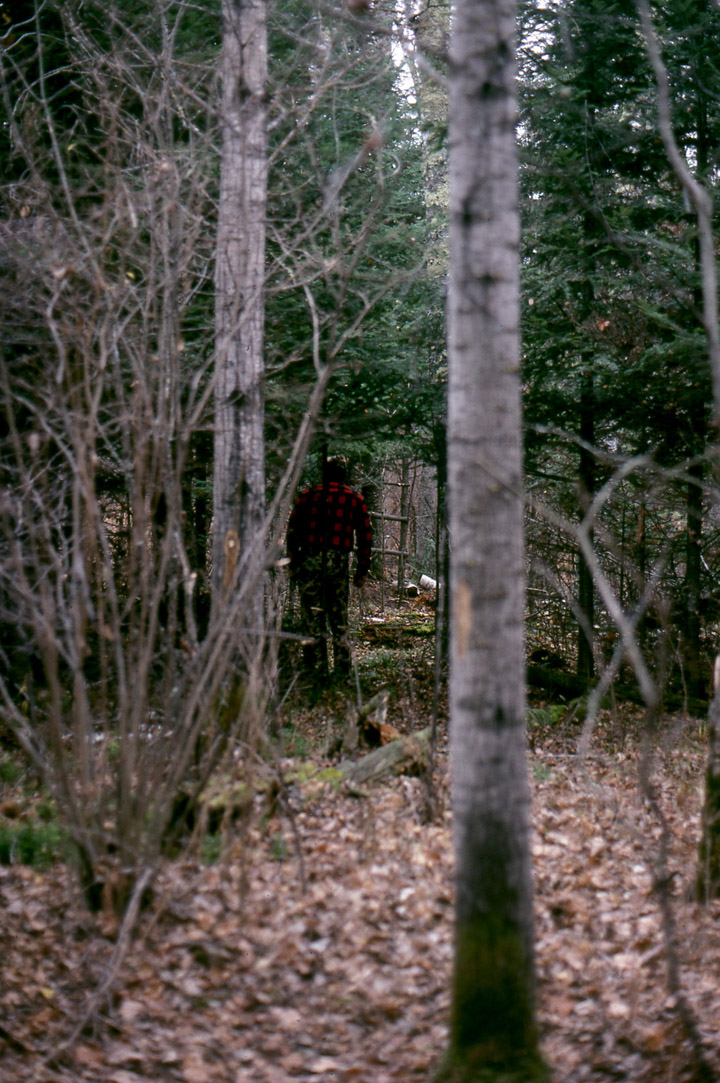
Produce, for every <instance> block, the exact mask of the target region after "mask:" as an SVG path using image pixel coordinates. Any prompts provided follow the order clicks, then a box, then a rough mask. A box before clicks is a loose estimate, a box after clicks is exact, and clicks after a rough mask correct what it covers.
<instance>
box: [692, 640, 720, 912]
mask: <svg viewBox="0 0 720 1083" xmlns="http://www.w3.org/2000/svg"><path fill="white" fill-rule="evenodd" d="M707 729H708V758H707V767H706V770H705V800H704V802H703V810H702V822H701V831H700V847H699V853H698V859H699V860H698V875H697V893H698V898H699V899H700V901H701V902H710V900H711V899H717V898H718V897H720V656H718V657H717V658H716V659H715V694H714V695H713V698H712V701H711V703H710V708H709V710H708V726H707Z"/></svg>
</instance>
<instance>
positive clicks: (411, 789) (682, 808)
mask: <svg viewBox="0 0 720 1083" xmlns="http://www.w3.org/2000/svg"><path fill="white" fill-rule="evenodd" d="M428 649H429V644H426V645H423V646H421V648H420V652H421V653H420V656H419V657H413V656H412V655H411V654H408V655H407V656H406V657H407V660H406V662H399V661H398V658H397V657H395V658H394V659H393V658H392V657H391V651H390V650H389V649H385V650H384V651H378V650H377V648H373V650H372V651H367V650H366V651H365V654H364V656H363V657H362V658H361V664H362V666H364V667H365V669H364V673H365V676H366V678H367V679H368V680H369V679H370V678H371V677H372V678H373V679H375V680H379V681H383V678H388V677H389V676H391V677H392V680H385V681H384V683H385V685H386V686H389V687H390V692H391V695H390V704H389V714H388V721H389V722H390V723H392V724H393V725H395V726H396V728H397V729H399V730H401V732H409V731H412V730H419V729H421V728H422V727H424V726H426V725H427V724H428V722H429V720H430V715H431V713H432V709H433V681H432V673H431V672H430V670H429V667H428V664H427V658H426V657H425V656H424V654H423V652H426V651H427V650H428ZM383 666H385V667H386V672H383ZM430 668H431V667H430ZM391 671H392V672H391ZM346 702H347V701H346V695H343V693H342V692H335V693H332V692H328V693H326V694H325V695H323V696H321V697H319V698H318V699H317V702H314V703H309V702H307V701H306V700H302V699H300V698H295V699H294V700H293V699H292V698H289V699H288V701H287V703H286V705H285V710H286V711H287V717H286V718H285V721H286V723H287V725H286V726H285V729H284V731H283V732H284V742H283V746H282V747H281V748H280V750H279V752H278V759H277V761H276V763H275V764H274V765H273V767H272V772H273V777H276V778H277V777H278V775H280V776H281V777H282V779H283V780H284V785H285V790H284V794H285V796H284V799H283V801H281V802H279V803H278V802H276V801H274V800H272V795H271V788H270V787H268V785H267V779H265V781H263V779H262V777H261V776H258V787H257V794H256V799H255V807H254V809H253V813H252V816H251V817H250V818H249V819H248V820H246V821H245V822H244V823H242V824H235V826H234V827H231V828H230V829H229V830H228V831H226V832H225V833H224V834H221V835H220V836H218V837H216V838H213V839H208V838H204V839H203V838H198V839H197V840H195V845H194V846H193V847H191V849H190V851H189V852H187V853H185V854H183V856H181V857H178V858H176V859H174V860H168V861H167V862H166V864H165V866H164V868H163V869H162V873H161V875H160V877H159V880H158V881H157V883H156V884H155V888H154V892H153V898H152V901H151V903H150V905H149V907H148V908H147V909H146V910H145V912H144V913H143V915H142V916H141V920H140V923H139V926H138V928H137V931H136V937H135V939H134V942H133V944H132V946H131V948H130V950H129V952H128V953H127V955H126V956H125V958H124V959H123V961H122V964H121V966H120V967H119V968H118V971H117V973H116V974H115V975H114V981H113V985H112V991H111V994H110V995H109V996H108V997H107V998H105V1000H104V1001H103V1003H102V1005H101V1007H100V1009H99V1010H98V1011H97V1012H95V1014H94V1015H93V1018H92V1020H91V1021H90V1022H89V1023H88V1025H87V1026H85V1028H84V1029H83V1031H82V1033H81V1034H80V1035H79V1036H78V1037H77V1039H76V1040H75V1041H74V1042H73V1043H72V1044H71V1045H70V1046H66V1045H65V1041H66V1039H67V1038H68V1036H70V1035H71V1034H72V1033H73V1030H74V1028H75V1027H76V1024H77V1022H78V1020H80V1019H82V1017H83V1013H84V1011H85V1008H86V1006H87V1004H88V998H89V997H90V996H91V994H92V992H93V990H94V989H95V988H97V986H98V985H99V984H101V983H102V982H103V981H104V980H105V979H106V977H107V976H108V968H109V966H110V960H111V956H112V952H113V946H114V940H115V938H116V936H117V932H118V925H117V919H116V918H115V916H114V915H113V914H112V913H110V912H102V913H99V914H98V915H89V914H88V912H87V911H86V910H85V909H84V907H83V905H82V900H81V898H80V895H79V892H78V890H77V887H76V884H75V881H74V879H73V877H72V875H71V874H70V871H69V869H68V867H67V865H66V864H64V863H62V862H60V861H55V862H52V863H50V864H49V865H48V866H47V867H45V868H39V867H37V866H32V865H24V864H20V863H10V864H6V865H0V907H2V913H3V921H2V927H1V928H0V946H1V950H2V956H1V957H2V971H1V978H0V983H1V984H0V1083H19V1081H20V1080H22V1081H24V1083H25V1081H27V1083H31V1081H32V1083H69V1081H78V1083H79V1081H87V1083H160V1081H168V1083H176V1081H177V1083H284V1081H298V1083H301V1081H305V1083H310V1081H314V1080H324V1081H327V1083H331V1081H337V1083H345V1081H348V1083H349V1081H351V1080H352V1081H358V1083H390V1081H406V1083H410V1081H412V1080H418V1081H420V1080H422V1081H424V1083H427V1081H429V1079H430V1078H431V1074H432V1069H433V1065H434V1064H435V1063H436V1061H437V1059H438V1058H439V1056H440V1055H441V1054H442V1051H443V1049H444V1046H445V1043H446V1037H447V1022H448V1010H449V987H450V966H451V957H452V914H453V892H452V852H451V838H450V827H451V825H450V811H449V783H448V777H447V766H448V765H447V750H446V724H445V710H444V706H443V704H442V702H441V703H440V708H439V727H438V733H439V742H438V753H437V763H436V769H435V772H434V776H433V786H432V790H431V791H429V790H428V786H427V780H426V779H423V778H420V777H408V776H398V777H392V778H387V779H385V780H384V781H382V782H380V783H377V784H374V785H365V786H357V785H352V786H350V785H348V784H347V783H344V782H342V781H338V779H337V778H336V777H335V776H334V774H333V772H328V771H327V767H328V765H329V762H330V761H329V760H328V758H327V757H326V756H324V755H323V751H324V749H325V747H326V741H327V736H328V734H332V733H334V732H337V731H338V730H339V729H340V728H341V726H342V721H343V712H344V709H345V706H346ZM556 717H557V712H555V713H553V712H552V711H550V710H545V709H544V707H543V706H542V705H536V708H535V710H534V711H533V712H532V722H531V726H530V746H531V747H530V751H529V767H530V777H531V782H532V787H533V820H534V842H533V855H534V872H535V882H536V912H537V918H536V942H537V973H538V1007H539V1023H540V1028H541V1033H542V1048H543V1052H544V1054H545V1056H546V1058H547V1061H548V1062H549V1064H550V1066H551V1068H552V1073H553V1080H554V1081H555V1083H580V1081H584V1080H588V1081H598V1083H600V1081H606V1080H632V1081H633V1083H650V1081H653V1083H661V1081H664V1083H687V1081H690V1080H699V1079H702V1078H705V1079H709V1080H711V1079H720V1010H719V1007H718V989H720V937H719V936H718V930H719V929H720V903H718V902H716V903H713V904H711V905H709V906H702V905H699V904H698V903H696V902H695V901H694V897H693V888H694V881H695V875H696V850H697V838H698V829H699V817H700V802H701V797H702V777H703V768H704V757H705V749H704V745H703V736H704V729H703V722H702V720H697V719H690V718H685V717H682V716H680V715H675V716H672V717H667V718H665V719H664V720H663V724H662V729H661V732H659V733H657V734H656V736H655V739H654V741H653V742H652V752H651V759H650V761H649V762H648V761H645V762H646V763H648V770H649V777H650V780H651V785H652V795H654V796H653V800H648V799H647V798H648V791H647V790H645V795H643V790H642V787H641V786H640V783H639V767H640V764H641V762H642V761H643V757H644V756H645V755H646V751H645V750H644V748H643V734H642V730H641V725H642V723H641V716H640V712H639V710H638V709H637V708H636V707H624V706H623V705H617V706H616V708H615V710H614V711H613V712H606V713H604V714H603V716H602V718H601V719H600V721H599V724H598V726H597V728H596V730H595V733H594V735H593V738H592V741H591V743H590V751H589V753H588V754H587V755H585V756H583V757H580V756H579V755H578V753H577V742H578V737H579V734H580V728H581V727H580V723H579V722H578V721H577V720H576V719H575V718H573V719H572V720H571V721H569V722H567V723H566V724H564V725H563V723H562V722H560V723H558V722H557V721H555V722H554V723H553V722H552V721H551V719H552V718H556ZM36 802H37V796H36V795H34V794H32V793H31V792H30V788H29V784H28V780H27V779H25V778H23V777H21V778H18V779H14V780H13V781H12V783H10V782H8V781H6V782H4V783H2V784H0V817H1V818H2V822H3V823H7V822H8V821H9V820H13V819H14V820H16V821H18V820H19V821H22V819H23V817H27V816H30V815H31V814H32V811H33V809H34V807H35V803H36ZM429 808H430V810H431V811H433V812H434V815H433V816H431V817H430V818H429V817H428V810H429ZM702 1064H704V1065H705V1073H706V1074H705V1075H704V1076H703V1075H702V1074H699V1073H701V1071H702V1068H701V1065H702Z"/></svg>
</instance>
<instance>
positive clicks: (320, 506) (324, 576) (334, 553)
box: [287, 459, 372, 677]
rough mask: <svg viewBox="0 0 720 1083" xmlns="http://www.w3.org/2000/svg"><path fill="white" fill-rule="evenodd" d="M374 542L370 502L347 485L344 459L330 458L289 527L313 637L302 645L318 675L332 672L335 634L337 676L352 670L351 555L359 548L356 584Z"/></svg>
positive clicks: (293, 566)
mask: <svg viewBox="0 0 720 1083" xmlns="http://www.w3.org/2000/svg"><path fill="white" fill-rule="evenodd" d="M371 545H372V529H371V526H370V518H369V516H368V511H367V507H366V505H365V501H364V499H363V497H362V496H361V495H360V493H356V492H354V491H353V490H352V489H351V488H350V487H349V486H348V485H347V484H346V472H345V467H344V466H343V464H342V463H341V462H340V461H339V460H337V459H330V460H329V461H328V462H327V463H326V464H325V470H324V476H323V481H322V483H321V484H320V485H316V486H314V487H311V488H309V489H305V490H303V492H301V493H300V495H299V496H298V498H297V500H296V502H295V506H294V508H293V510H292V514H291V516H290V522H289V524H288V531H287V549H288V556H289V557H290V575H291V577H292V580H293V583H294V584H295V585H296V586H297V588H298V592H299V596H300V610H301V613H302V620H303V625H304V629H305V631H306V632H307V633H308V634H309V635H311V636H312V637H313V639H312V642H311V643H309V644H307V645H306V646H305V647H304V649H303V661H304V663H305V667H306V668H307V669H308V670H309V671H310V672H315V673H316V674H317V675H318V676H319V677H322V676H324V675H326V674H327V672H328V639H329V638H330V637H332V641H333V659H334V673H335V675H336V676H338V677H346V676H348V675H349V673H350V643H349V639H348V602H349V595H350V557H351V554H352V551H353V549H355V553H356V563H355V575H354V583H355V586H356V587H361V586H362V584H363V581H364V579H365V576H366V575H367V573H368V569H369V567H370V549H371Z"/></svg>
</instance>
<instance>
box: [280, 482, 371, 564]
mask: <svg viewBox="0 0 720 1083" xmlns="http://www.w3.org/2000/svg"><path fill="white" fill-rule="evenodd" d="M353 543H355V544H356V545H357V568H356V569H355V577H356V578H357V579H362V578H363V577H364V576H365V575H367V572H368V569H369V567H370V547H371V545H372V527H371V526H370V518H369V516H368V512H367V507H366V505H365V501H364V500H363V498H362V496H361V495H360V493H356V492H354V491H353V490H352V489H350V488H349V487H348V486H347V485H339V484H338V483H337V482H336V481H331V482H330V483H329V484H328V485H324V486H323V485H317V486H315V488H314V489H305V490H304V492H302V493H300V496H299V497H298V498H297V500H296V501H295V507H294V508H293V510H292V514H291V516H290V522H289V524H288V533H287V546H288V554H289V556H290V557H291V559H292V560H293V562H294V563H296V562H298V561H300V560H302V558H303V557H304V556H307V555H309V554H312V553H320V552H322V550H323V548H327V549H328V550H329V549H334V550H337V551H339V552H341V553H351V552H352V549H353Z"/></svg>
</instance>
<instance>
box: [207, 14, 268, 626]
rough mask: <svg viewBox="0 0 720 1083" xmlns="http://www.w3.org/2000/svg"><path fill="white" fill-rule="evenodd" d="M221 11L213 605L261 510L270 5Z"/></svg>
mask: <svg viewBox="0 0 720 1083" xmlns="http://www.w3.org/2000/svg"><path fill="white" fill-rule="evenodd" d="M222 15H223V44H222V58H221V74H222V104H221V123H222V161H221V172H220V200H219V208H218V228H217V248H216V263H215V293H216V300H215V341H216V377H215V379H216V383H215V441H214V491H213V515H214V535H213V599H214V604H215V607H217V605H218V603H219V602H220V603H221V602H222V601H223V600H224V598H225V596H226V592H227V590H228V589H231V587H232V582H229V580H231V578H232V577H230V576H229V575H228V574H227V573H228V568H227V567H226V553H227V552H228V545H227V539H228V537H230V538H232V534H231V532H232V531H235V532H236V534H237V538H238V542H239V556H240V559H242V555H243V554H244V553H246V552H247V550H248V548H249V547H250V545H251V544H252V543H253V541H254V540H256V539H257V538H258V536H259V534H260V531H261V528H262V524H263V520H264V512H265V446H264V412H265V411H264V365H263V345H264V274H265V212H266V204H267V140H266V106H265V82H266V74H267V31H266V12H265V3H264V0H223V2H222ZM231 548H232V547H231ZM234 559H235V560H237V559H238V554H235V558H234ZM261 613H262V580H261V578H260V577H259V578H258V590H257V593H256V597H255V599H254V604H251V605H250V606H249V607H248V616H249V619H251V620H257V619H258V618H259V617H260V616H261Z"/></svg>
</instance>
